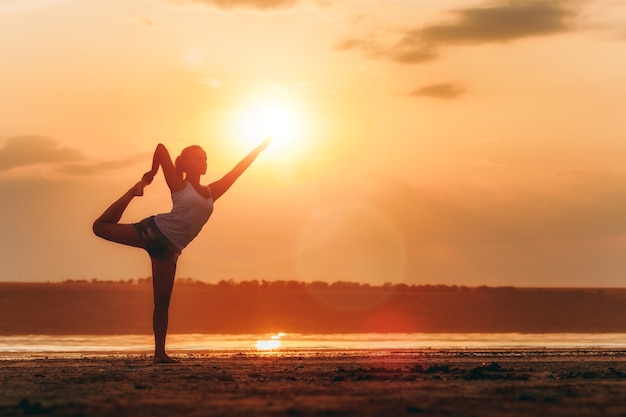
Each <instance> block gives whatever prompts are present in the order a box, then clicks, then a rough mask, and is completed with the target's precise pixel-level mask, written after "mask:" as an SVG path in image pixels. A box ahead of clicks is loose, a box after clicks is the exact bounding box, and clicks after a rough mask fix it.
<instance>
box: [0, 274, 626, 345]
mask: <svg viewBox="0 0 626 417" xmlns="http://www.w3.org/2000/svg"><path fill="white" fill-rule="evenodd" d="M150 281H151V280H150V278H141V279H132V280H126V281H102V280H91V281H86V280H80V281H69V280H68V281H64V282H62V283H54V284H51V283H48V284H41V283H2V284H0V317H2V320H0V335H9V334H149V333H151V314H152V288H151V286H150V285H149V284H150ZM170 311H171V317H170V331H171V332H172V333H239V334H242V333H275V332H279V331H284V332H287V333H367V332H431V333H432V332H442V333H454V332H466V333H469V332H490V333H495V332H522V333H541V332H587V333H588V332H626V289H609V288H587V289H582V288H566V289H559V288H516V287H487V286H481V287H464V286H454V285H453V286H447V285H408V284H391V283H389V284H383V285H368V284H359V283H354V282H343V281H339V282H333V283H327V282H323V281H315V282H309V283H306V282H299V281H280V280H278V281H265V280H252V281H241V282H235V281H232V280H224V281H220V282H217V283H206V282H202V281H197V280H193V279H184V278H183V279H177V283H176V285H175V286H174V293H173V295H172V304H171V307H170Z"/></svg>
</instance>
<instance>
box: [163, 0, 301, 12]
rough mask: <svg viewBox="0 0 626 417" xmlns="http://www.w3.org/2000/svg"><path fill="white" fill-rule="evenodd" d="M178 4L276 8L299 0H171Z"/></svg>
mask: <svg viewBox="0 0 626 417" xmlns="http://www.w3.org/2000/svg"><path fill="white" fill-rule="evenodd" d="M169 1H170V3H174V4H178V5H205V6H212V7H217V8H218V9H222V10H234V9H256V10H265V11H267V10H276V9H285V8H289V7H292V6H295V5H296V4H298V3H299V0H169Z"/></svg>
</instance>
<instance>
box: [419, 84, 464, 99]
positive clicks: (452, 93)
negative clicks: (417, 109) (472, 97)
mask: <svg viewBox="0 0 626 417" xmlns="http://www.w3.org/2000/svg"><path fill="white" fill-rule="evenodd" d="M463 93H465V88H464V87H463V86H462V85H461V84H459V83H439V84H430V85H425V86H423V87H419V88H416V89H415V90H413V91H411V93H410V95H411V96H414V97H433V98H442V99H454V98H457V97H459V96H460V95H462V94H463Z"/></svg>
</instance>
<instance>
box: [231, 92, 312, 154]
mask: <svg viewBox="0 0 626 417" xmlns="http://www.w3.org/2000/svg"><path fill="white" fill-rule="evenodd" d="M235 125H236V129H237V136H238V137H239V138H240V139H239V140H240V143H241V144H242V146H244V147H245V148H246V149H250V148H252V147H254V146H256V145H258V144H259V143H260V142H261V141H262V140H263V139H264V138H266V137H268V136H271V137H272V143H271V145H270V147H269V148H268V152H269V153H274V154H278V155H282V156H287V155H291V154H292V153H294V152H296V151H301V149H299V148H301V147H302V134H303V128H302V119H301V117H300V115H299V114H298V112H297V111H296V108H295V107H294V106H293V105H292V104H288V103H287V102H283V101H279V100H267V101H259V102H257V103H255V104H252V105H250V106H249V107H247V108H244V109H242V110H241V111H239V112H237V116H236V120H235Z"/></svg>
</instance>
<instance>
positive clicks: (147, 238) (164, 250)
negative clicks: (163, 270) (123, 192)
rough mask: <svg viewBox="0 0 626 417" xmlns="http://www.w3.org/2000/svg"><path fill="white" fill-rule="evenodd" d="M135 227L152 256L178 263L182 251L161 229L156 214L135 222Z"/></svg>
mask: <svg viewBox="0 0 626 417" xmlns="http://www.w3.org/2000/svg"><path fill="white" fill-rule="evenodd" d="M133 227H134V228H135V230H136V231H137V234H139V236H140V237H141V239H143V241H144V243H145V247H144V249H145V250H146V252H148V254H149V255H150V257H152V258H156V259H159V260H162V261H166V262H170V263H174V264H175V263H176V261H177V260H178V256H179V255H180V253H181V251H180V249H178V248H177V247H176V246H174V244H173V243H172V242H171V241H170V240H169V239H168V238H167V237H165V235H164V234H163V233H162V232H161V231H160V230H159V228H158V227H157V225H156V222H155V221H154V216H150V217H147V218H145V219H143V220H142V221H140V222H139V223H133Z"/></svg>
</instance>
